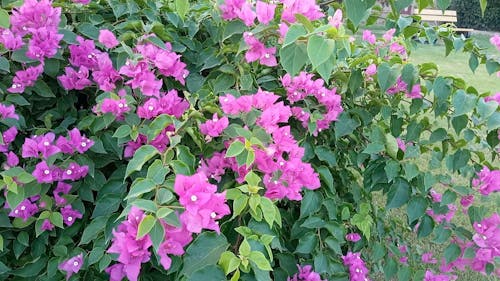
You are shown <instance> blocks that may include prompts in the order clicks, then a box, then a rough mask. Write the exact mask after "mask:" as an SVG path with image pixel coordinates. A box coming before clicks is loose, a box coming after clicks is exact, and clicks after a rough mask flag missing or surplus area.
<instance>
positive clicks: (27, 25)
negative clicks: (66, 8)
mask: <svg viewBox="0 0 500 281" xmlns="http://www.w3.org/2000/svg"><path fill="white" fill-rule="evenodd" d="M60 21H61V8H53V7H52V1H49V0H40V1H37V0H26V1H24V3H23V5H22V6H21V7H19V8H14V9H13V10H12V15H11V17H10V23H11V30H12V32H14V33H15V34H19V35H21V36H24V35H26V34H28V33H31V32H33V31H35V30H37V29H39V28H46V29H50V30H53V31H57V28H58V26H59V22H60Z"/></svg>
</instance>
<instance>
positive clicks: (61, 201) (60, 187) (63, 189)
mask: <svg viewBox="0 0 500 281" xmlns="http://www.w3.org/2000/svg"><path fill="white" fill-rule="evenodd" d="M70 190H71V184H68V183H65V182H62V181H60V182H58V183H57V186H56V188H55V189H54V191H53V194H54V200H55V201H56V205H57V206H64V205H66V203H67V201H66V199H65V198H64V197H62V196H61V194H62V195H64V194H68V193H69V191H70Z"/></svg>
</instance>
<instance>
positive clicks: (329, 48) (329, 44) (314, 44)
mask: <svg viewBox="0 0 500 281" xmlns="http://www.w3.org/2000/svg"><path fill="white" fill-rule="evenodd" d="M334 49H335V41H333V40H332V39H326V38H324V37H322V36H319V35H312V36H311V37H309V40H308V42H307V55H308V56H309V60H310V61H311V63H312V65H313V68H314V69H316V68H317V67H318V66H319V65H320V64H322V63H324V62H325V61H326V60H327V59H328V58H329V57H330V56H331V54H332V52H333V50H334Z"/></svg>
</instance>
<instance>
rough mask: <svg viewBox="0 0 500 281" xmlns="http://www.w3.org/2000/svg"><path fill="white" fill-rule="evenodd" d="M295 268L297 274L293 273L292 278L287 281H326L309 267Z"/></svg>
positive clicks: (298, 266)
mask: <svg viewBox="0 0 500 281" xmlns="http://www.w3.org/2000/svg"><path fill="white" fill-rule="evenodd" d="M297 268H298V269H299V272H298V273H295V274H294V275H293V276H292V277H288V278H287V281H326V279H321V276H320V275H319V273H317V272H314V271H313V270H312V266H310V265H305V266H303V267H301V266H300V265H297Z"/></svg>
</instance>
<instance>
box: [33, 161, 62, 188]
mask: <svg viewBox="0 0 500 281" xmlns="http://www.w3.org/2000/svg"><path fill="white" fill-rule="evenodd" d="M32 175H33V176H34V177H35V178H36V180H37V181H38V182H39V183H52V182H54V181H56V180H57V178H58V177H57V175H56V173H55V169H54V167H49V166H48V165H47V163H46V162H45V161H42V162H40V163H38V164H36V166H35V170H34V171H33V173H32Z"/></svg>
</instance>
